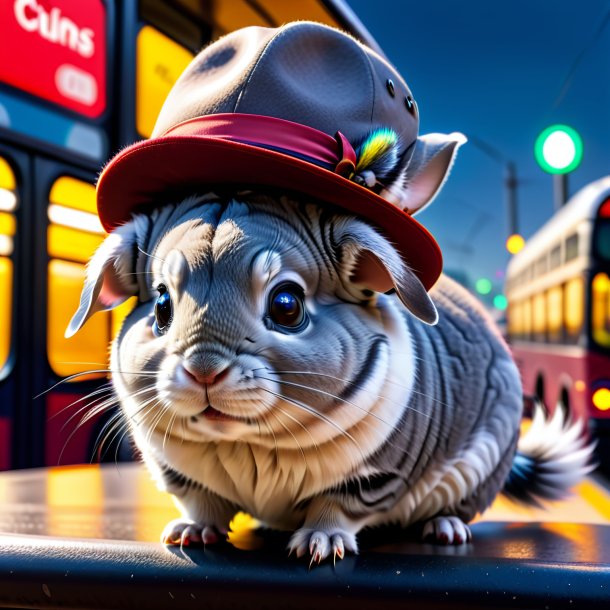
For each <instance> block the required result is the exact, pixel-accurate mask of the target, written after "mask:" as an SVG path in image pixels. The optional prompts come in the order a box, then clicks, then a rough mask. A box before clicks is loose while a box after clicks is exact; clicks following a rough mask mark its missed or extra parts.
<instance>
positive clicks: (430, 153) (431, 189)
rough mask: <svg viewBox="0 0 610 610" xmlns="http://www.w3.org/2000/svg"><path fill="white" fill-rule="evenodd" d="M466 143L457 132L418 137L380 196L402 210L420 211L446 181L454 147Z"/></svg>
mask: <svg viewBox="0 0 610 610" xmlns="http://www.w3.org/2000/svg"><path fill="white" fill-rule="evenodd" d="M465 142H466V137H465V136H464V135H463V134H461V133H457V132H456V133H450V134H449V135H445V134H442V133H429V134H427V135H424V136H420V137H419V138H417V140H416V141H415V144H414V149H413V154H412V155H411V158H410V160H409V163H408V164H407V166H406V167H405V168H404V170H403V171H402V172H401V173H400V174H399V176H398V178H397V179H396V180H395V181H394V182H393V183H392V184H391V185H389V186H388V187H386V188H385V189H384V190H383V191H381V193H380V194H381V196H382V197H383V198H384V199H387V200H388V201H390V202H391V203H393V204H394V205H396V206H397V207H399V208H401V209H403V210H404V211H405V212H409V213H410V214H415V213H417V212H421V210H423V209H424V208H425V207H426V206H428V205H429V204H430V203H431V202H432V200H433V199H434V198H435V197H436V195H437V194H438V193H439V191H440V190H441V188H442V186H443V184H445V182H446V180H447V178H448V176H449V172H450V171H451V167H452V165H453V162H454V160H455V156H456V154H457V150H458V148H459V147H460V146H461V145H462V144H464V143H465Z"/></svg>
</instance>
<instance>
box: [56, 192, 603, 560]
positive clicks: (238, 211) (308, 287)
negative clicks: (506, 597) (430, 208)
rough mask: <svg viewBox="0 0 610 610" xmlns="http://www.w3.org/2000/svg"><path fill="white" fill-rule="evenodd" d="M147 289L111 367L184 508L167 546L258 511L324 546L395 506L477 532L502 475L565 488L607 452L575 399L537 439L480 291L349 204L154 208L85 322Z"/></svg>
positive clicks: (382, 518) (211, 533)
mask: <svg viewBox="0 0 610 610" xmlns="http://www.w3.org/2000/svg"><path fill="white" fill-rule="evenodd" d="M380 278H381V279H382V280H383V281H380ZM388 282H389V284H390V285H391V286H392V287H393V290H392V291H391V293H388V294H386V293H385V292H381V291H380V286H381V285H384V286H386V285H387V284H388ZM131 296H137V298H138V303H137V306H136V307H135V309H134V310H133V311H132V312H131V313H130V314H129V315H128V316H127V318H126V320H125V322H124V324H123V327H122V329H121V331H120V333H119V335H118V336H117V338H116V339H115V340H114V342H113V344H112V353H111V367H110V368H111V370H112V373H113V375H112V379H113V384H114V389H115V391H116V395H117V397H118V401H119V402H120V407H121V409H122V413H123V416H124V419H125V422H126V424H127V426H128V427H129V430H130V432H131V435H132V437H133V439H134V441H135V444H136V445H137V447H138V449H139V451H140V452H141V454H142V457H143V460H144V462H145V463H146V465H147V466H148V468H149V469H150V471H151V472H152V474H153V475H154V477H155V479H156V481H157V482H158V484H159V485H160V487H161V488H162V489H165V490H167V491H168V492H169V493H171V494H172V495H173V496H174V497H175V499H176V500H177V503H178V505H179V507H180V509H181V513H182V516H181V517H180V518H179V519H177V520H175V521H173V522H171V523H170V524H168V526H167V527H166V529H165V531H164V532H163V535H162V539H163V541H164V542H166V543H170V544H192V543H205V544H210V543H213V542H215V541H217V540H219V539H221V538H222V537H223V535H224V534H225V533H226V532H227V528H228V525H229V521H230V519H231V518H232V516H233V515H234V514H235V513H236V511H238V510H245V511H247V512H248V513H250V514H252V515H253V516H255V517H256V518H258V519H260V520H261V521H262V522H263V523H264V524H266V525H268V526H269V527H272V528H277V529H281V530H289V531H291V532H294V533H293V535H292V538H291V540H290V544H289V546H290V549H291V550H293V551H295V552H296V554H297V555H299V556H301V555H305V554H309V555H310V557H311V560H312V561H316V562H319V561H321V560H323V559H325V558H326V557H328V556H329V555H333V556H334V557H340V558H341V557H343V556H344V554H345V552H346V551H351V552H357V549H358V546H357V542H356V535H357V533H358V532H359V531H360V530H362V529H363V528H365V527H369V526H377V525H381V524H386V523H399V524H401V525H403V526H407V525H410V524H413V523H421V525H422V528H421V534H422V536H423V537H424V538H431V539H432V540H434V541H437V542H439V543H445V544H462V543H466V542H467V541H469V540H470V539H471V534H470V530H469V528H468V525H467V523H468V522H469V521H470V520H471V519H472V518H473V517H474V516H475V515H476V514H477V513H480V512H482V511H484V510H485V509H486V508H487V507H488V506H489V505H490V503H491V502H492V500H493V499H494V498H495V496H496V495H497V494H498V493H499V492H501V491H504V492H505V493H507V494H508V495H509V496H511V497H512V498H513V499H517V500H520V501H523V502H526V503H536V502H538V501H539V500H541V499H545V498H552V499H554V498H558V497H561V496H562V495H563V494H564V493H565V492H566V490H567V489H568V488H569V487H570V486H571V485H572V484H573V483H575V482H576V481H577V480H578V479H579V478H580V477H582V476H583V475H584V474H585V473H586V472H587V471H588V469H589V468H590V467H589V466H588V463H589V459H590V454H591V447H590V446H588V445H587V444H586V440H585V438H584V436H583V435H582V426H581V424H580V423H579V422H576V423H574V422H568V421H564V419H563V415H562V413H563V412H562V410H561V409H557V410H556V413H555V416H554V417H553V418H548V417H545V415H544V413H543V411H542V409H538V411H537V414H536V416H535V418H534V424H533V426H532V427H531V428H530V430H529V432H528V433H527V434H526V435H525V436H523V437H522V438H521V439H520V438H519V430H520V422H521V417H522V408H523V407H522V404H523V400H522V390H521V384H520V380H519V374H518V372H517V369H516V367H515V364H514V363H513V360H512V358H511V355H510V353H509V349H508V348H507V346H506V344H505V342H504V340H503V339H502V337H501V336H500V334H499V333H498V331H497V330H496V328H495V326H494V324H493V323H492V321H491V320H490V318H489V316H488V315H487V313H486V312H485V311H484V309H483V307H482V306H481V305H480V304H479V303H478V301H477V300H476V299H475V298H474V297H472V296H471V295H470V294H469V293H468V292H467V291H466V290H465V289H463V288H462V287H460V286H459V285H458V284H456V283H455V282H453V281H452V280H450V279H449V278H447V277H445V276H442V277H441V279H440V280H439V281H438V282H437V284H436V285H435V287H434V288H433V289H432V290H431V291H430V293H429V294H428V293H427V292H426V290H425V289H424V287H423V286H422V284H421V282H420V281H419V279H418V278H417V276H416V275H415V274H414V273H413V271H412V270H411V269H410V268H409V266H408V265H407V264H406V263H405V262H404V261H403V260H402V258H401V257H400V256H399V255H398V254H397V252H396V250H395V249H394V247H393V246H392V244H391V243H390V242H389V241H388V240H387V239H386V238H385V237H384V236H382V234H381V233H380V232H379V231H378V230H377V229H375V228H373V227H372V226H370V225H369V224H367V223H366V222H363V221H362V220H361V219H358V218H356V217H354V216H351V215H347V214H345V212H343V211H339V210H333V209H332V208H329V207H328V206H325V207H321V206H319V205H317V204H315V203H307V202H303V201H300V200H299V201H296V200H293V199H291V198H288V197H283V196H282V197H279V196H271V195H264V194H260V193H259V194H255V193H239V194H236V195H235V196H231V197H217V196H215V195H212V194H209V195H207V196H203V197H201V196H200V197H190V198H187V199H186V200H183V201H181V202H179V203H176V204H167V205H164V206H161V207H159V208H157V209H156V210H154V211H152V212H151V213H148V214H135V215H134V216H133V217H132V220H130V221H129V222H127V223H126V224H124V225H122V226H121V227H119V228H117V229H116V230H115V231H114V232H113V233H111V234H110V235H109V236H108V237H107V238H106V240H105V241H104V242H103V244H102V245H101V246H100V248H99V249H98V250H97V252H96V253H95V255H94V257H93V259H92V260H91V262H90V264H89V266H88V269H87V278H86V281H85V285H84V289H83V293H82V298H81V303H80V307H79V309H78V311H77V312H76V314H75V316H74V318H73V320H72V322H71V324H70V327H69V329H68V331H67V334H73V333H75V332H76V331H77V330H78V328H80V327H81V326H82V324H83V323H84V322H85V321H86V320H87V319H88V318H89V316H91V315H92V314H93V313H95V312H96V311H99V310H103V309H109V308H112V307H115V306H116V305H118V304H120V303H121V302H123V301H124V300H126V299H127V298H128V297H131Z"/></svg>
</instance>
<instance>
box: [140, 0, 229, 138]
mask: <svg viewBox="0 0 610 610" xmlns="http://www.w3.org/2000/svg"><path fill="white" fill-rule="evenodd" d="M222 4H227V3H224V2H223V3H222ZM229 4H230V3H229ZM136 55H137V62H136V129H137V130H138V133H139V134H140V135H142V136H144V137H146V138H147V137H149V136H150V134H151V133H152V130H153V127H154V126H155V121H156V120H157V115H158V114H159V111H160V110H161V106H163V102H164V101H165V98H166V97H167V94H168V93H169V91H170V89H171V88H172V86H173V85H174V83H175V82H176V81H177V80H178V77H179V76H180V74H182V72H183V71H184V68H186V66H187V65H188V64H189V63H190V61H191V59H193V54H192V53H191V52H190V51H189V50H187V49H185V48H184V47H183V46H181V45H179V44H178V43H177V42H174V41H173V40H172V39H171V38H168V37H167V36H165V35H164V34H161V32H159V31H158V30H156V29H155V28H153V27H151V26H149V25H146V26H144V27H143V28H142V29H141V30H140V33H139V34H138V39H137V42H136Z"/></svg>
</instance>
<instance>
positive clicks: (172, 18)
mask: <svg viewBox="0 0 610 610" xmlns="http://www.w3.org/2000/svg"><path fill="white" fill-rule="evenodd" d="M295 19H309V20H313V21H318V22H322V23H326V24H328V25H332V26H335V27H340V28H341V29H343V30H347V31H348V32H350V33H351V34H352V35H354V36H355V37H357V38H359V39H360V40H362V41H363V42H365V43H366V44H368V45H369V46H372V47H373V48H375V49H377V50H379V48H378V46H377V45H376V43H375V41H374V40H373V39H372V37H371V35H370V34H369V33H368V32H367V30H366V28H365V27H364V26H363V25H362V23H361V22H360V21H359V20H358V19H357V17H356V16H355V15H354V14H353V13H352V12H351V10H350V9H349V7H348V6H347V5H346V4H345V3H343V2H342V1H341V0H326V1H323V0H299V2H285V1H284V0H256V1H255V0H2V2H0V57H1V58H2V61H0V290H1V298H0V325H1V331H0V470H6V469H13V468H25V467H36V466H44V465H48V466H56V465H58V464H72V463H82V462H88V461H90V460H91V459H92V457H93V456H94V454H95V451H94V448H95V444H96V443H95V439H96V438H97V436H98V435H99V433H100V430H101V429H102V426H103V421H101V420H100V419H99V418H90V417H88V414H89V411H88V408H87V405H90V404H94V405H95V404H100V401H102V400H105V399H107V398H108V397H109V388H108V387H107V386H104V384H105V382H106V381H107V379H106V377H107V373H105V372H104V371H105V369H106V368H107V366H108V363H107V362H108V344H109V342H110V340H111V339H112V337H113V336H114V334H115V333H116V332H117V329H118V327H119V326H120V324H121V321H122V318H123V316H124V315H125V314H126V313H127V312H128V310H129V305H126V306H125V307H123V308H121V309H122V310H121V311H113V312H105V313H100V314H98V315H96V316H94V317H93V318H92V319H91V320H90V321H89V322H87V324H86V325H85V327H84V328H83V329H82V330H81V331H80V332H79V333H78V335H76V336H75V337H73V338H71V339H70V340H66V339H65V338H64V330H65V328H66V326H67V323H68V321H69V319H70V317H71V315H72V314H73V312H74V311H75V310H76V307H77V304H78V299H79V293H80V289H81V283H82V279H83V275H84V267H85V264H86V262H87V260H88V259H89V257H90V256H91V254H92V252H93V251H94V249H95V248H96V247H97V246H98V245H99V244H100V243H101V241H102V240H103V239H104V231H103V229H102V227H101V225H100V223H99V220H98V218H97V215H96V205H95V188H94V184H95V180H96V177H97V175H98V173H99V170H100V168H101V167H102V166H103V164H104V163H105V161H106V160H108V159H109V158H110V157H111V156H112V155H113V154H114V153H116V152H117V151H118V150H119V149H120V148H121V147H123V146H125V145H127V144H130V143H132V142H134V141H136V140H138V139H141V138H146V137H148V136H149V135H150V133H151V131H152V128H153V126H154V122H155V119H156V116H157V113H158V112H159V110H160V108H161V105H162V103H163V101H164V99H165V97H166V95H167V93H168V92H169V90H170V88H171V87H172V85H173V84H174V82H175V81H176V79H177V78H178V76H179V75H180V73H181V72H182V70H183V69H184V68H185V67H186V65H187V64H188V63H189V61H190V60H191V58H192V57H193V56H194V55H195V54H196V53H197V52H198V50H199V49H201V48H202V47H203V46H204V45H205V44H207V43H208V42H210V41H212V40H214V39H216V38H218V37H219V36H221V35H223V34H225V33H227V32H230V31H232V30H235V29H237V28H241V27H245V26H249V25H259V26H267V27H277V26H279V25H281V24H282V23H285V22H287V21H291V20H295ZM86 371H89V372H88V373H86ZM81 420H82V423H80V422H81ZM79 423H80V425H79Z"/></svg>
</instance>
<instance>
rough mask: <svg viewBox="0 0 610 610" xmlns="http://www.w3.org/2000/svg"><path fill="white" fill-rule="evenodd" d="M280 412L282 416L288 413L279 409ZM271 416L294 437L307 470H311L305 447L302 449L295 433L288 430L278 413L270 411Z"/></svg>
mask: <svg viewBox="0 0 610 610" xmlns="http://www.w3.org/2000/svg"><path fill="white" fill-rule="evenodd" d="M278 411H281V412H282V414H284V415H286V412H285V411H284V410H283V409H278ZM269 414H270V415H272V416H273V417H274V418H275V419H276V420H277V421H278V423H279V424H280V426H282V428H284V430H286V432H288V434H290V436H292V438H293V439H294V442H295V443H296V445H297V447H298V449H299V451H300V453H301V457H302V458H303V462H304V463H305V470H309V466H308V465H307V458H306V457H305V452H304V451H303V447H301V443H299V440H298V439H297V437H296V436H295V435H294V434H293V432H292V431H291V430H290V428H288V426H286V424H285V423H284V422H283V421H282V420H281V419H280V417H279V415H278V414H277V413H274V412H273V411H269Z"/></svg>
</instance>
